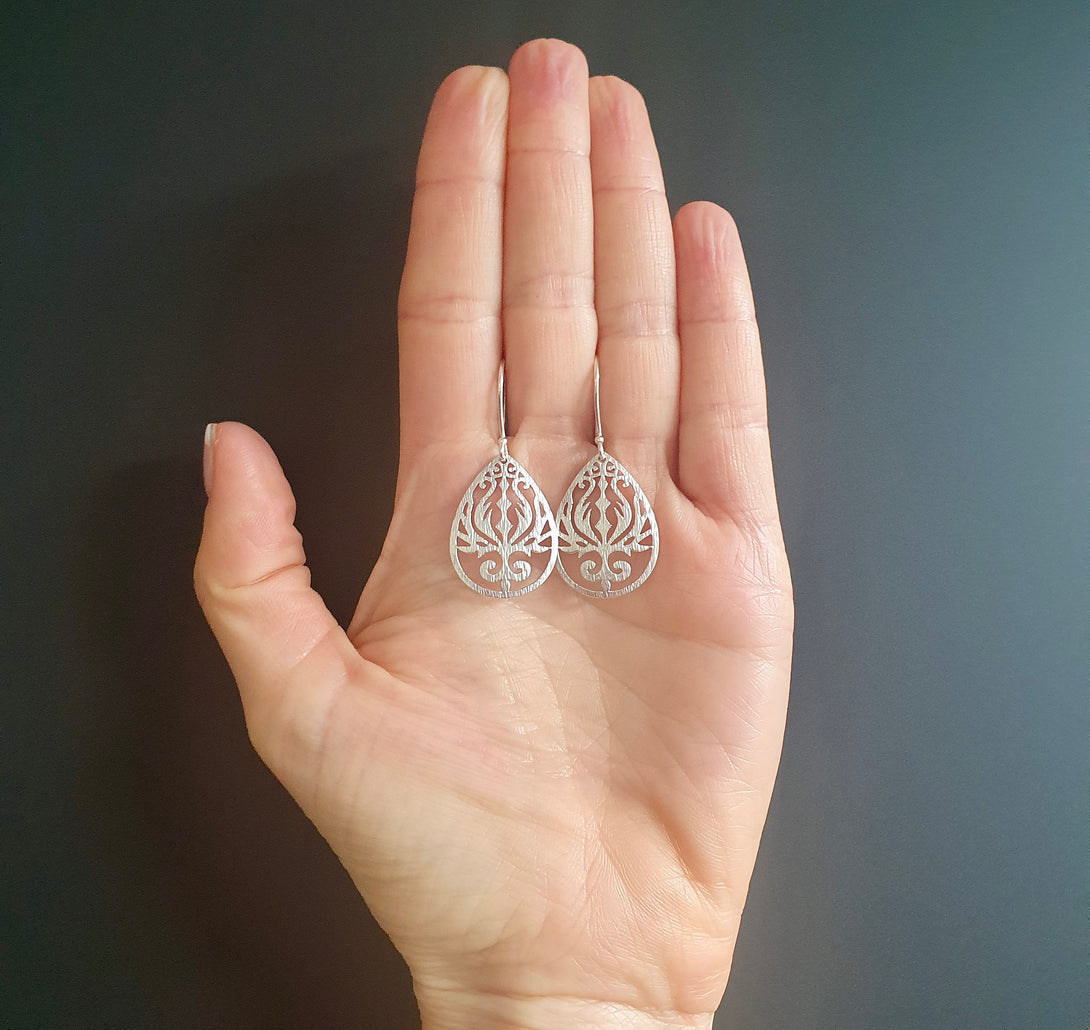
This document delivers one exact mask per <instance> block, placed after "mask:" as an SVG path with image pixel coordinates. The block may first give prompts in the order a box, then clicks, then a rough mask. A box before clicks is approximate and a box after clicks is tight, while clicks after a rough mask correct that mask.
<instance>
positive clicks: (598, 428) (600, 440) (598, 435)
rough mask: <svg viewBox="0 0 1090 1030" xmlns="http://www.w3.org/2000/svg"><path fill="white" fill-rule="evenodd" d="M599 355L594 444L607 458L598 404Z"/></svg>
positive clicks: (600, 453)
mask: <svg viewBox="0 0 1090 1030" xmlns="http://www.w3.org/2000/svg"><path fill="white" fill-rule="evenodd" d="M599 378H600V377H599V374H598V355H597V354H595V355H594V442H595V443H596V444H597V445H598V455H599V457H602V458H604V457H605V456H606V450H605V438H604V437H603V436H602V409H601V406H600V404H599V402H598V389H599V386H598V380H599Z"/></svg>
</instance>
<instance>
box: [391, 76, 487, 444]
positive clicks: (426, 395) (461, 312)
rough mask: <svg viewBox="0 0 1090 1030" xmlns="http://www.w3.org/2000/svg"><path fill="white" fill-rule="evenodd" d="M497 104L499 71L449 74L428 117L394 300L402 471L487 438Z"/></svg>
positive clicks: (436, 96) (437, 93)
mask: <svg viewBox="0 0 1090 1030" xmlns="http://www.w3.org/2000/svg"><path fill="white" fill-rule="evenodd" d="M507 95H508V88H507V76H506V75H505V74H504V72H503V71H502V70H501V69H499V68H481V67H474V66H469V67H465V68H459V69H458V70H457V71H455V72H452V73H451V74H450V75H448V76H447V78H446V79H445V80H444V81H443V83H442V85H441V86H440V87H439V89H438V91H437V92H436V95H435V99H434V101H433V102H432V108H431V112H430V114H429V115H428V122H427V126H426V128H425V130H424V139H423V142H422V143H421V147H420V158H419V161H418V163H417V174H416V192H415V194H414V196H413V209H412V222H411V226H410V230H409V244H408V253H407V255H406V258H405V272H404V275H403V276H402V280H401V290H400V293H399V295H398V340H399V354H400V383H401V455H402V460H403V461H405V460H406V459H410V460H411V457H412V456H413V455H414V454H416V453H419V451H420V449H421V448H423V447H425V446H427V445H428V444H429V443H433V442H434V441H435V440H437V439H448V440H449V439H452V438H455V439H456V438H458V437H460V436H471V435H478V436H482V437H483V436H484V435H488V437H489V439H494V438H495V434H496V429H495V422H496V414H495V392H494V384H495V378H496V373H497V369H498V368H499V361H500V304H501V289H502V271H503V195H504V173H505V161H506V154H505V148H506V136H507Z"/></svg>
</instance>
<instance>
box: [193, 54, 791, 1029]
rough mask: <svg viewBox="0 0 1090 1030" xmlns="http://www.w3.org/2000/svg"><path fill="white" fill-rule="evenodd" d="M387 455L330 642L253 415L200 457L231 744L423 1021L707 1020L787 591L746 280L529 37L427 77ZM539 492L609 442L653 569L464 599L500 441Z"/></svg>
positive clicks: (206, 580) (583, 68) (742, 855)
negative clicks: (235, 715) (375, 553)
mask: <svg viewBox="0 0 1090 1030" xmlns="http://www.w3.org/2000/svg"><path fill="white" fill-rule="evenodd" d="M399 346H400V362H401V420H402V421H401V464H400V471H399V476H398V485H397V495H396V502H395V510H394V515H393V519H392V522H391V525H390V529H389V533H388V536H387V539H386V544H385V547H384V549H383V552H382V556H381V558H380V559H379V561H378V563H377V565H376V566H375V569H374V572H373V574H372V575H371V577H370V579H369V580H368V582H367V585H366V587H365V588H364V590H363V594H362V597H361V599H360V602H359V607H358V609H357V611H356V614H355V617H354V618H353V620H352V622H351V625H350V626H349V627H348V629H347V631H345V630H344V629H342V628H341V627H340V626H339V625H338V624H337V623H336V621H335V620H334V619H333V617H332V616H331V615H330V614H329V612H328V610H327V609H326V607H325V605H324V604H323V602H322V600H321V598H320V597H319V596H318V595H317V594H316V593H314V592H313V591H312V590H311V588H310V582H309V573H308V571H307V568H306V566H305V559H304V554H303V547H302V541H301V539H300V536H299V534H298V532H297V531H296V530H295V529H294V527H293V519H294V514H295V503H294V499H293V497H292V494H291V490H290V488H289V486H288V483H287V482H286V480H285V479H284V476H283V473H282V472H281V470H280V466H279V465H278V463H277V461H276V458H275V456H274V455H273V453H272V451H271V450H270V449H269V447H268V445H267V444H266V443H265V442H264V441H263V440H262V439H261V438H260V437H259V436H258V435H257V434H256V433H255V432H254V431H253V430H251V429H248V428H247V427H245V426H243V425H240V424H238V423H221V424H220V425H218V426H217V427H215V429H214V431H213V432H212V438H211V442H210V444H209V446H208V447H206V455H205V475H206V486H207V489H208V495H209V499H208V508H207V513H206V517H205V524H204V537H203V540H202V543H201V548H200V552H199V554H198V557H197V565H196V577H195V578H196V587H197V593H198V596H199V598H200V601H201V604H202V606H203V607H204V610H205V613H206V615H207V617H208V621H209V623H210V624H211V626H212V628H213V630H214V631H215V634H216V636H217V638H218V639H219V641H220V644H221V645H222V647H223V650H224V653H225V654H226V656H227V659H228V661H229V662H230V664H231V668H232V670H233V671H234V674H235V676H236V678H237V680H238V685H239V690H240V691H241V695H242V700H243V703H244V706H245V712H246V719H247V725H248V727H249V731H250V735H251V738H252V740H253V742H254V745H255V747H256V748H257V750H258V751H259V753H260V754H261V756H262V758H263V759H264V760H265V761H266V762H267V763H268V765H269V766H270V768H271V769H272V770H273V771H274V772H275V773H276V775H277V776H278V777H279V778H280V780H281V781H282V782H283V783H284V785H285V787H286V788H287V789H288V790H289V791H291V793H292V795H293V796H294V797H295V798H296V800H297V801H298V802H299V804H300V805H301V806H302V808H303V810H304V811H305V812H306V813H307V815H308V816H309V817H310V818H311V819H312V820H313V821H314V823H315V825H316V826H317V827H318V829H319V830H320V831H321V832H322V833H323V834H324V835H325V836H326V838H327V839H328V840H329V842H330V844H331V845H332V847H333V848H334V850H335V851H336V852H337V854H338V856H339V857H340V859H341V861H342V862H343V863H344V865H345V867H346V868H347V869H348V871H349V873H350V874H351V875H352V877H353V879H354V881H355V883H356V884H357V886H358V887H359V889H360V892H361V893H362V895H363V896H364V898H365V899H366V901H367V903H368V905H369V906H370V908H371V910H372V911H373V913H374V915H375V916H376V918H377V919H378V921H379V922H380V923H381V924H382V926H383V927H384V929H385V930H386V931H387V932H388V933H389V935H390V937H391V939H392V940H393V942H394V944H395V945H396V946H397V948H398V949H399V950H400V952H401V953H402V955H403V956H404V957H405V960H406V962H407V963H408V965H409V968H410V970H411V972H412V975H413V980H414V985H415V990H416V995H417V999H418V1002H419V1005H420V1010H421V1018H422V1022H423V1026H424V1027H425V1028H426V1030H463V1028H464V1030H470V1028H473V1030H488V1028H493V1027H496V1028H500V1027H503V1028H515V1027H517V1028H535V1030H537V1028H541V1030H556V1028H557V1027H561V1026H562V1027H626V1028H631V1027H641V1028H642V1027H705V1028H706V1027H710V1026H711V1022H712V1014H713V1013H714V1011H715V1008H716V1006H717V1004H718V1003H719V1000H720V998H721V996H722V992H723V989H724V987H725V985H726V982H727V977H728V974H729V971H730V964H731V956H732V953H733V951H734V946H735V941H736V938H737V934H738V927H739V919H740V916H741V912H742V906H743V903H744V901H745V896H746V892H747V889H748V885H749V880H750V875H751V873H752V869H753V863H754V859H755V856H756V852H757V845H758V841H759V838H760V833H761V829H762V827H763V825H764V820H765V816H766V812H767V807H768V802H769V796H770V794H771V791H772V785H773V780H774V778H775V772H776V767H777V764H778V762H779V755H780V746H781V742H782V736H783V726H784V718H785V713H786V706H787V693H788V680H789V672H790V656H791V633H792V615H793V610H792V601H791V584H790V576H789V571H788V565H787V559H786V555H785V553H784V547H783V540H782V535H781V532H780V525H779V518H778V513H777V508H776V500H775V492H774V487H773V479H772V466H771V459H770V452H769V443H768V432H767V424H766V418H765V399H764V382H763V372H762V367H761V357H760V345H759V341H758V335H757V327H756V323H755V321H754V314H753V302H752V296H751V293H750V288H749V280H748V276H747V273H746V268H745V262H744V258H743V256H742V250H741V245H740V243H739V240H738V234H737V231H736V229H735V226H734V223H733V221H732V220H731V218H730V216H729V215H728V214H727V213H726V212H725V211H723V210H722V209H721V208H719V207H717V206H715V205H713V204H710V203H693V204H689V205H687V206H685V207H683V208H681V210H680V211H678V213H677V215H676V216H675V217H674V219H673V221H672V223H671V218H670V213H669V208H668V206H667V202H666V197H665V193H664V191H663V184H662V174H661V170H660V167H659V160H658V154H657V151H656V148H655V144H654V140H653V137H652V134H651V129H650V126H649V123H648V119H647V113H646V109H645V107H644V104H643V101H642V98H641V97H640V95H639V93H638V92H637V91H636V90H635V89H634V88H633V87H632V86H630V85H628V84H626V83H624V82H622V81H620V80H619V79H615V78H608V77H594V78H589V77H588V72H587V64H586V60H585V58H584V56H583V54H582V53H581V52H580V51H579V50H578V49H576V48H575V47H573V46H570V45H568V44H565V43H562V42H560V41H557V40H535V41H534V42H532V43H528V44H526V45H525V46H523V47H521V48H520V49H519V50H518V51H517V52H516V53H515V55H514V56H513V57H512V59H511V62H510V66H509V69H508V71H507V73H506V74H505V73H504V72H503V71H502V70H500V69H496V68H478V67H466V68H461V69H459V70H458V71H456V72H454V73H453V74H451V75H450V76H449V77H448V78H447V79H446V80H445V81H444V82H443V84H442V85H441V86H440V88H439V90H438V92H437V94H436V97H435V100H434V104H433V107H432V110H431V113H430V116H429V119H428V123H427V128H426V130H425V134H424V140H423V144H422V147H421V153H420V161H419V167H418V174H417V188H416V195H415V199H414V202H413V215H412V229H411V234H410V240H409V246H408V255H407V258H406V263H405V273H404V277H403V280H402V285H401V292H400V297H399ZM501 350H502V355H503V358H504V360H505V361H506V378H507V398H508V405H507V409H508V432H509V434H510V450H511V454H512V455H513V456H514V457H516V458H517V459H518V460H519V461H520V462H522V463H523V464H524V465H525V466H526V467H527V468H528V469H530V470H532V473H533V475H534V478H535V479H536V480H537V482H538V483H539V485H540V486H541V487H542V489H543V491H544V492H545V494H546V496H547V497H548V498H549V501H550V503H551V504H553V505H554V506H555V505H556V504H558V503H559V500H560V498H561V496H562V495H563V492H564V490H565V488H566V486H567V484H568V482H570V480H571V477H572V475H573V474H574V473H575V471H577V470H578V469H579V468H580V467H581V466H582V464H583V463H584V462H585V461H586V460H587V458H588V457H590V455H591V454H592V453H593V452H594V445H593V443H592V437H593V425H592V412H593V394H592V375H593V360H594V356H595V353H597V355H598V357H599V360H600V365H601V378H602V397H601V404H602V421H603V425H604V428H605V433H606V445H607V447H608V449H609V450H610V451H611V453H613V454H614V455H616V456H617V457H618V458H619V459H620V461H621V462H623V463H624V464H625V465H626V466H627V467H628V469H629V470H630V471H631V472H632V474H633V475H634V476H635V478H636V480H637V481H638V482H639V483H640V484H641V486H642V487H643V489H644V490H645V492H646V494H647V496H648V497H649V499H650V501H651V503H652V505H653V506H654V510H655V513H656V516H657V519H658V524H659V530H660V538H661V545H660V557H659V562H658V566H657V567H656V569H655V571H654V573H653V574H652V575H651V577H650V578H649V579H648V580H647V582H646V583H645V584H644V585H643V586H642V587H641V588H640V589H638V590H636V591H635V592H633V593H631V594H628V595H625V596H623V597H617V598H611V599H594V598H587V597H583V596H581V595H579V594H577V593H575V592H574V591H572V590H570V589H569V588H568V587H567V586H566V585H565V584H564V582H563V581H562V580H561V578H560V577H559V576H558V575H556V574H554V575H553V576H552V577H551V578H550V579H549V580H548V581H547V582H546V583H545V584H544V585H543V586H542V587H541V588H540V589H538V590H536V591H534V592H532V593H530V594H527V595H525V596H523V597H519V598H514V599H508V600H498V599H491V598H485V597H481V596H479V595H477V594H475V593H473V592H472V591H470V590H468V589H467V588H466V587H465V586H464V585H463V584H462V583H461V582H460V581H459V580H458V578H457V577H456V576H455V575H454V573H453V570H452V569H451V566H450V559H449V556H448V553H447V546H448V534H449V531H450V522H451V518H452V516H453V514H454V511H455V509H456V507H457V505H458V502H459V500H460V498H461V496H462V493H463V491H464V490H465V488H466V484H467V483H469V481H470V480H471V479H472V478H473V477H474V476H475V475H476V473H477V472H478V471H479V470H480V469H481V468H482V467H483V466H484V465H485V464H486V463H487V462H488V461H489V460H491V459H492V458H493V457H494V456H495V454H496V450H497V412H496V381H497V373H498V368H499V363H500V360H501Z"/></svg>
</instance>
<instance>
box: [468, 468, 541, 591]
mask: <svg viewBox="0 0 1090 1030" xmlns="http://www.w3.org/2000/svg"><path fill="white" fill-rule="evenodd" d="M556 548H557V536H556V523H555V522H554V521H553V516H552V512H551V511H550V510H549V505H548V502H547V501H546V500H545V497H544V495H543V494H542V493H541V490H540V489H539V488H538V485H537V483H535V482H534V481H533V479H532V478H531V476H530V474H529V473H528V472H527V471H526V469H524V468H523V467H522V466H521V465H520V464H519V463H518V462H517V461H515V459H514V458H512V457H511V456H510V455H509V454H507V453H506V448H504V449H503V450H502V451H501V453H500V455H499V456H498V457H497V458H496V459H495V460H494V461H492V462H491V463H490V464H489V465H486V466H485V468H484V469H482V470H481V473H480V475H478V476H477V478H476V479H474V480H473V482H472V483H470V485H469V489H468V490H466V492H465V495H464V496H463V497H462V501H461V504H459V505H458V511H457V514H456V515H455V516H454V522H453V524H452V525H451V527H450V560H451V562H453V564H454V569H455V571H456V572H457V573H458V575H459V577H460V578H461V580H462V582H463V583H465V584H466V586H469V587H472V588H473V589H474V590H476V591H477V592H478V593H480V594H485V595H487V596H489V597H518V596H519V595H520V594H526V593H529V592H530V591H531V590H533V589H534V588H535V587H538V586H540V585H541V584H542V583H543V582H545V580H546V578H547V577H548V575H549V573H550V572H552V570H553V566H554V565H555V564H556V554H557V551H556Z"/></svg>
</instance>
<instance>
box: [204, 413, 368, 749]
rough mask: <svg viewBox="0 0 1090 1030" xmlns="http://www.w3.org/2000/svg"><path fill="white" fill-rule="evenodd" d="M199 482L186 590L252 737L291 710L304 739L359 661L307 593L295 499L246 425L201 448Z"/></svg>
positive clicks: (225, 430) (265, 735)
mask: <svg viewBox="0 0 1090 1030" xmlns="http://www.w3.org/2000/svg"><path fill="white" fill-rule="evenodd" d="M205 476H206V485H207V488H208V495H209V497H208V507H207V510H206V512H205V519H204V534H203V536H202V538H201V546H200V550H199V552H198V554H197V562H196V568H195V570H194V583H195V586H196V591H197V597H198V599H199V601H200V603H201V607H202V608H203V609H204V613H205V616H206V617H207V619H208V622H209V625H211V627H212V630H213V632H214V633H215V634H216V638H217V639H218V640H219V642H220V646H221V647H222V648H223V652H224V654H225V655H226V656H227V660H228V662H229V663H230V665H231V669H232V671H233V672H234V674H235V677H236V679H237V680H238V685H239V690H240V692H241V694H242V700H243V704H244V706H245V709H246V719H247V723H248V724H249V726H250V732H251V735H252V736H253V737H254V741H255V743H258V744H259V746H260V741H261V740H262V739H264V740H269V739H270V735H271V731H272V729H273V727H274V726H275V725H277V724H279V723H282V721H283V720H284V719H286V718H288V716H289V713H290V717H291V719H292V720H293V721H294V722H295V723H296V725H297V726H302V727H303V729H304V732H308V731H307V730H306V727H307V726H308V725H309V726H311V727H317V726H319V725H320V723H321V721H322V716H323V713H324V711H325V710H326V708H327V704H328V699H329V692H330V691H331V690H333V689H335V688H336V687H337V686H339V685H340V684H342V683H343V682H344V680H345V676H346V674H347V671H348V669H349V668H350V667H351V666H352V665H354V664H359V663H360V662H362V659H360V657H359V655H358V654H357V653H356V652H355V650H354V649H353V648H352V646H351V644H349V642H348V639H347V637H346V636H345V635H344V633H343V631H342V630H341V628H340V626H338V625H337V622H336V620H335V619H334V618H333V616H332V615H331V614H330V613H329V611H328V609H327V608H326V606H325V604H324V603H323V602H322V599H321V598H320V597H319V596H318V595H317V594H316V593H315V592H314V591H313V590H312V589H311V588H310V573H309V571H308V570H307V567H306V565H305V564H304V561H305V558H304V555H303V544H302V539H301V537H300V536H299V533H298V531H297V530H296V529H295V527H294V526H293V524H292V521H293V519H294V517H295V499H294V498H293V497H292V493H291V488H290V487H289V486H288V483H287V480H285V478H284V474H283V472H282V471H281V470H280V465H279V463H278V462H277V460H276V456H275V455H274V454H273V452H272V450H271V449H270V448H269V446H268V444H266V443H265V441H264V440H262V439H261V437H260V436H258V435H257V433H255V432H254V431H253V430H252V429H249V428H248V427H246V426H243V425H240V424H238V423H233V422H224V423H221V424H220V425H219V426H218V427H215V430H214V436H213V439H212V440H211V443H210V444H209V443H206V460H205ZM293 684H300V685H302V686H299V687H298V689H294V688H293V687H292V685H293ZM289 694H290V695H292V696H290V697H289ZM315 732H317V731H315Z"/></svg>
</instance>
